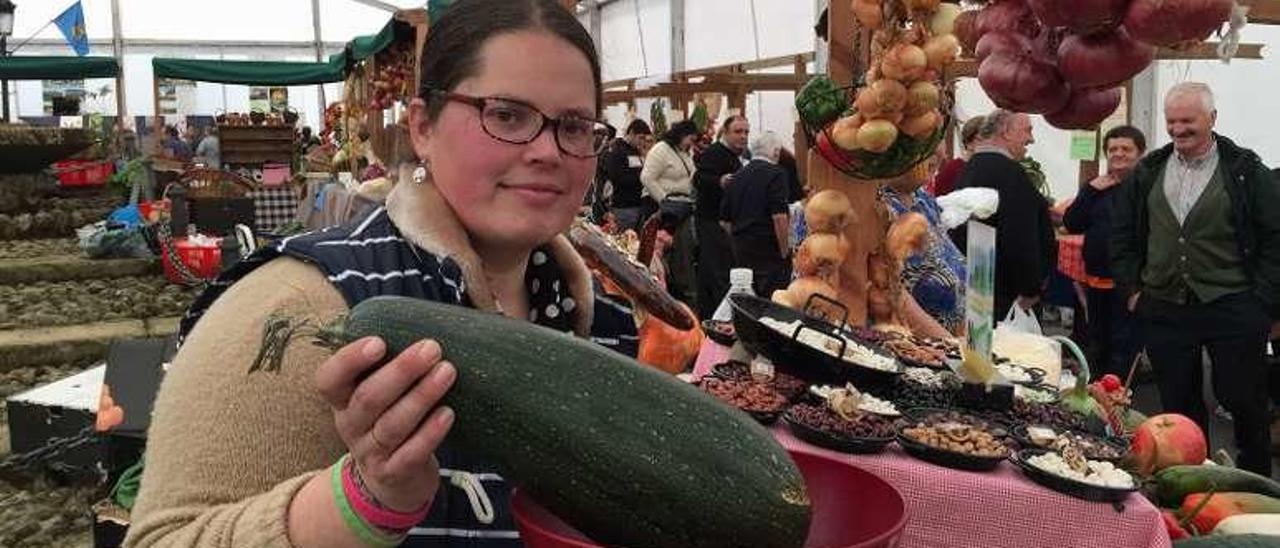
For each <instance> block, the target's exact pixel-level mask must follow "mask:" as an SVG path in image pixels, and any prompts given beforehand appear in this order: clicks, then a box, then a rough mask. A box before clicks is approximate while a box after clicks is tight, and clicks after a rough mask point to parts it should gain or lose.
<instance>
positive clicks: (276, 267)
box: [125, 184, 593, 548]
mask: <svg viewBox="0 0 1280 548" xmlns="http://www.w3.org/2000/svg"><path fill="white" fill-rule="evenodd" d="M387 210H388V215H390V216H391V219H392V221H393V222H395V223H396V226H397V227H399V228H400V230H401V231H402V233H404V235H405V236H406V237H407V238H408V239H409V240H410V241H412V242H414V243H415V244H417V245H418V246H419V247H421V248H423V249H425V250H427V251H430V252H432V253H435V254H437V255H450V256H453V257H454V258H455V259H459V264H460V266H461V267H462V269H463V274H464V278H466V279H467V280H468V283H467V285H468V290H467V294H468V296H469V297H471V300H472V302H476V303H481V304H480V305H478V306H477V307H478V308H492V307H493V306H495V305H494V304H493V303H494V299H493V297H492V293H491V292H490V291H489V289H488V285H487V283H486V280H485V277H484V275H483V271H482V270H480V269H479V261H478V258H476V256H475V254H474V253H473V252H472V251H471V249H470V247H469V245H468V243H467V241H466V237H465V232H464V231H462V229H461V225H460V224H459V223H458V222H457V220H456V217H455V216H453V215H452V211H451V210H449V209H448V207H447V205H445V204H444V202H443V200H441V199H440V197H439V195H438V194H437V193H436V192H435V190H434V188H432V187H431V185H429V184H425V185H400V186H398V187H397V188H396V189H395V190H394V191H392V195H391V197H390V198H388V204H387ZM551 250H552V253H553V254H554V255H555V256H556V260H557V261H558V262H559V264H560V265H562V267H563V268H564V270H565V272H564V277H565V280H566V281H567V282H568V284H569V286H570V293H571V294H572V295H573V296H574V297H575V299H577V301H578V302H579V303H584V304H585V306H578V307H577V308H576V309H575V314H576V317H575V318H574V320H575V321H574V324H575V328H576V329H577V331H578V332H579V334H581V333H584V332H585V331H586V326H588V325H589V324H590V320H591V318H590V311H591V310H592V309H593V306H592V302H593V295H592V294H591V285H590V283H591V282H590V274H589V272H588V271H587V270H586V267H585V266H584V265H583V263H582V260H581V258H580V257H578V256H577V255H576V254H575V253H574V252H573V250H572V248H571V247H570V246H569V244H568V242H567V241H566V240H565V239H564V238H563V237H557V239H556V240H555V241H553V242H551ZM474 284H478V285H474ZM346 310H347V305H346V302H345V301H344V300H343V298H342V295H341V294H340V293H339V292H338V291H337V289H336V288H334V287H333V285H331V284H330V283H329V281H328V280H327V279H326V278H325V276H324V275H323V274H322V273H321V272H320V271H319V270H318V269H316V268H315V267H313V266H311V265H308V264H306V263H303V262H301V261H298V260H295V259H291V258H281V259H276V260H274V261H271V262H270V263H267V264H265V265H263V266H262V267H260V268H259V269H258V270H256V271H254V272H253V273H251V274H250V275H249V276H247V277H245V278H244V279H243V280H241V281H240V282H238V283H236V284H235V285H234V286H232V287H231V288H229V289H228V290H227V292H226V293H225V294H223V295H222V297H221V298H219V299H218V300H217V301H216V303H215V304H214V305H213V306H212V307H210V308H209V310H208V311H207V312H206V313H205V316H204V317H203V318H202V319H201V320H200V322H199V323H198V324H197V325H196V327H195V329H194V330H192V332H191V334H190V335H189V336H188V338H187V340H186V342H185V343H184V344H183V346H182V349H181V350H180V351H179V352H178V355H177V356H176V357H175V358H174V362H173V364H172V366H171V367H170V369H169V371H168V373H166V376H165V379H164V382H163V384H162V386H161V389H160V393H159V395H158V397H157V400H156V405H155V412H154V416H153V420H152V423H151V429H150V431H149V433H148V442H147V456H146V469H145V471H144V473H143V477H142V487H141V491H140V493H139V496H138V501H137V505H136V506H135V507H134V509H133V514H132V525H131V527H130V529H129V536H128V538H127V539H126V540H125V545H126V546H130V547H150V546H166V547H167V546H174V547H177V546H181V547H198V548H215V547H216V548H243V547H258V546H280V547H289V546H291V544H290V542H289V538H288V524H287V519H288V512H289V505H290V502H291V501H292V500H293V496H294V495H295V494H296V493H297V492H298V490H299V489H301V487H302V486H303V485H304V484H305V483H306V482H307V481H308V480H309V479H310V478H311V477H312V476H313V475H315V474H316V473H319V472H322V471H324V470H325V469H326V468H327V467H328V466H329V465H331V464H332V463H333V462H334V461H336V460H337V459H338V458H339V457H340V456H341V455H342V454H343V453H345V452H346V448H345V447H344V446H343V445H342V442H341V440H340V439H339V438H338V434H337V432H336V430H335V428H334V423H333V412H332V410H331V409H330V408H329V406H328V404H327V403H325V401H324V400H323V399H322V398H321V397H320V394H319V393H318V392H317V391H316V389H315V386H314V373H315V369H316V367H317V366H318V365H320V364H321V363H322V362H324V360H325V359H326V358H327V357H328V356H329V352H328V351H327V350H324V349H322V348H320V347H317V346H314V345H312V344H310V342H309V341H307V340H295V341H294V343H293V344H291V345H290V346H289V347H288V350H287V351H286V353H285V359H284V363H283V366H282V368H281V371H280V372H279V373H278V374H277V373H255V374H252V375H251V374H249V373H248V369H249V365H250V362H251V361H252V360H253V357H254V356H255V355H256V354H257V351H258V348H259V344H260V341H261V338H262V327H263V324H264V322H265V320H266V319H267V317H268V315H270V314H272V313H283V314H286V315H288V316H290V317H296V318H307V319H309V320H310V321H311V322H313V324H314V323H316V322H324V321H327V320H330V319H332V318H334V317H336V316H337V315H339V314H341V313H343V312H345V311H346ZM445 354H446V356H447V355H448V349H445Z"/></svg>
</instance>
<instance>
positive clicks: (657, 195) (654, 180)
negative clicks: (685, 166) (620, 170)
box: [640, 143, 671, 202]
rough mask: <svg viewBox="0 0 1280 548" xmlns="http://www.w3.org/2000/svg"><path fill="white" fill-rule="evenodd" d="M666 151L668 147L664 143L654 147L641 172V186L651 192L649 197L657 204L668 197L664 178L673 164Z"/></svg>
mask: <svg viewBox="0 0 1280 548" xmlns="http://www.w3.org/2000/svg"><path fill="white" fill-rule="evenodd" d="M666 150H668V147H667V145H665V144H663V143H658V144H656V145H653V148H652V149H650V150H649V156H648V157H646V158H645V159H644V167H643V168H641V170H640V184H642V185H644V189H645V190H647V191H648V192H649V197H650V198H653V199H654V200H655V201H657V202H662V200H663V198H666V197H667V191H666V189H664V188H662V176H663V174H665V173H666V171H667V168H668V167H670V164H671V162H670V159H669V158H668V157H667V156H668V154H667V152H666Z"/></svg>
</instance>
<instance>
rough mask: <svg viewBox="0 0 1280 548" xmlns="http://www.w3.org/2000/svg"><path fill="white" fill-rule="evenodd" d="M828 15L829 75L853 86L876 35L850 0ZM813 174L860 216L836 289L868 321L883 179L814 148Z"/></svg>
mask: <svg viewBox="0 0 1280 548" xmlns="http://www.w3.org/2000/svg"><path fill="white" fill-rule="evenodd" d="M827 18H828V25H829V27H828V36H829V37H830V48H831V54H830V57H829V62H828V63H827V75H828V76H830V77H831V78H832V79H833V80H835V82H836V83H837V85H849V84H850V83H851V82H852V81H853V77H854V75H855V74H858V73H860V72H863V71H865V70H866V68H865V67H866V64H867V63H868V58H869V55H870V38H871V35H870V33H869V32H867V31H866V30H862V29H861V28H860V27H858V26H857V24H856V22H855V20H854V16H853V8H852V4H851V3H850V2H832V3H831V6H830V8H828V12H827ZM855 29H858V30H856V31H855ZM808 177H809V178H808V181H809V188H810V190H811V191H812V192H817V191H821V190H826V189H832V190H838V191H840V192H843V193H844V194H845V195H846V196H848V197H849V202H850V203H852V204H853V213H854V219H855V220H854V222H853V223H850V225H849V227H848V228H846V229H845V238H846V239H848V241H849V244H850V248H851V251H850V254H849V256H848V257H847V258H846V259H845V262H844V264H843V265H842V266H841V268H840V287H838V288H836V289H837V290H838V291H839V293H840V301H841V302H842V303H843V304H844V305H845V306H846V307H848V308H849V322H850V323H852V324H854V325H864V324H866V322H867V289H866V288H867V257H868V256H869V255H870V254H871V253H872V252H873V251H875V250H876V248H878V247H879V246H880V243H881V241H882V240H883V239H884V234H885V230H886V227H885V226H884V223H883V221H882V216H881V214H880V206H879V200H878V199H877V195H876V194H877V193H876V191H877V188H878V187H879V183H877V182H875V181H862V180H857V179H854V178H852V177H849V176H848V175H845V174H844V173H841V172H840V171H838V170H836V169H835V168H833V167H831V164H829V163H827V161H826V160H824V159H823V158H822V156H820V155H819V154H818V153H817V152H813V151H810V152H809V159H808Z"/></svg>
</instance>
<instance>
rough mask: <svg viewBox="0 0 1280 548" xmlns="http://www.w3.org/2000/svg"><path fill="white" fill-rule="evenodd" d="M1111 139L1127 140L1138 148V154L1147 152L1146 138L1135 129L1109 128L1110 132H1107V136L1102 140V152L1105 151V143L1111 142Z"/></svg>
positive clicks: (1131, 127) (1123, 127)
mask: <svg viewBox="0 0 1280 548" xmlns="http://www.w3.org/2000/svg"><path fill="white" fill-rule="evenodd" d="M1112 139H1128V140H1130V141H1133V144H1134V145H1136V146H1137V147H1138V152H1139V153H1142V152H1146V151H1147V137H1146V136H1145V135H1143V134H1142V130H1140V129H1138V128H1136V127H1133V126H1116V127H1114V128H1111V131H1108V132H1107V135H1106V136H1105V137H1103V138H1102V150H1106V149H1107V143H1109V142H1111V140H1112Z"/></svg>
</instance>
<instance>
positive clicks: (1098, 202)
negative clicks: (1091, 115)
mask: <svg viewBox="0 0 1280 548" xmlns="http://www.w3.org/2000/svg"><path fill="white" fill-rule="evenodd" d="M1102 148H1103V152H1104V153H1105V154H1106V156H1107V173H1106V174H1104V175H1100V176H1098V177H1095V178H1094V179H1093V180H1092V181H1089V184H1086V185H1084V186H1082V187H1080V192H1079V194H1077V195H1076V199H1075V201H1073V202H1072V203H1071V206H1070V207H1068V208H1067V211H1066V214H1065V215H1063V219H1062V220H1063V225H1064V226H1065V227H1066V229H1067V231H1068V232H1070V233H1072V234H1084V270H1085V275H1086V279H1085V285H1086V288H1085V301H1086V303H1087V304H1086V306H1085V310H1087V314H1088V337H1089V353H1090V354H1091V355H1090V357H1089V363H1090V364H1093V371H1094V372H1095V373H1094V376H1097V377H1101V376H1102V375H1105V374H1107V373H1112V374H1115V375H1116V376H1118V377H1120V378H1122V379H1123V378H1126V377H1127V375H1128V374H1129V368H1130V366H1131V365H1132V364H1133V359H1134V357H1135V356H1136V355H1137V348H1138V347H1137V344H1135V341H1134V336H1133V326H1132V325H1131V324H1132V314H1130V312H1129V310H1128V308H1127V307H1126V306H1125V305H1126V303H1125V302H1124V299H1122V298H1120V297H1119V296H1117V295H1116V291H1115V281H1113V280H1112V279H1111V241H1110V240H1111V211H1112V204H1113V203H1114V202H1115V197H1116V194H1117V193H1118V191H1119V187H1120V184H1121V183H1123V182H1124V181H1125V178H1126V177H1128V176H1129V173H1131V172H1132V171H1133V166H1135V165H1137V163H1138V160H1139V159H1141V158H1142V155H1143V154H1145V153H1146V151H1147V139H1146V136H1144V135H1143V134H1142V132H1141V131H1139V130H1138V128H1135V127H1133V126H1119V127H1116V128H1114V129H1112V130H1111V131H1108V132H1107V134H1106V136H1104V137H1103V139H1102Z"/></svg>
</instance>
